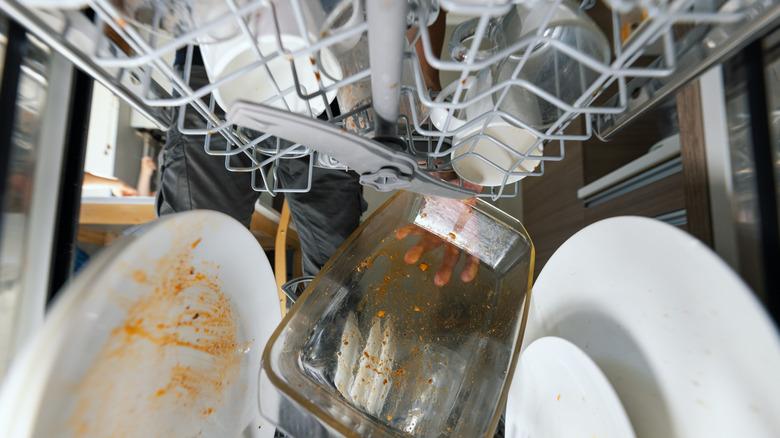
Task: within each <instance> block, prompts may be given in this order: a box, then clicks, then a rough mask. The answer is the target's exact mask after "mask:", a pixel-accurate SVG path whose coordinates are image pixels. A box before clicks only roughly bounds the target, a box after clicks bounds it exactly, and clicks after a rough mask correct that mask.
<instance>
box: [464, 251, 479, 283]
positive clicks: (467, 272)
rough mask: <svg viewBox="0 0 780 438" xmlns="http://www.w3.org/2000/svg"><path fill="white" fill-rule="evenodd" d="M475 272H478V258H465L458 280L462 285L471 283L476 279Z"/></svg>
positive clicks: (471, 256)
mask: <svg viewBox="0 0 780 438" xmlns="http://www.w3.org/2000/svg"><path fill="white" fill-rule="evenodd" d="M477 272H479V258H477V257H476V256H473V255H470V256H468V257H466V264H465V265H464V266H463V270H462V271H461V272H460V279H461V280H462V281H463V282H464V283H469V282H472V281H474V279H475V278H477Z"/></svg>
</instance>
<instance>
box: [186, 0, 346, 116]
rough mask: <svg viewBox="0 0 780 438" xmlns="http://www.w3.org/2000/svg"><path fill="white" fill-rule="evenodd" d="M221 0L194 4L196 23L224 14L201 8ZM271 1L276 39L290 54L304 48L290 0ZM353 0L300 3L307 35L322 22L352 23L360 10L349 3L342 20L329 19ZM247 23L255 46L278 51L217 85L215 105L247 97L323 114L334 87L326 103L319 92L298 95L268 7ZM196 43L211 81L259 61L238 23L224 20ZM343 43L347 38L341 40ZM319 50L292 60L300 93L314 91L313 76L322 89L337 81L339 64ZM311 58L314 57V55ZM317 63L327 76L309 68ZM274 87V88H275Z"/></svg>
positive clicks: (315, 33)
mask: <svg viewBox="0 0 780 438" xmlns="http://www.w3.org/2000/svg"><path fill="white" fill-rule="evenodd" d="M221 3H223V2H209V1H204V0H200V1H198V2H196V3H194V4H195V5H204V6H201V7H200V8H197V9H195V10H194V11H193V15H194V16H196V17H201V18H199V19H198V20H199V21H204V20H207V19H208V18H211V19H214V18H216V17H219V16H220V15H222V14H224V13H225V11H224V10H222V11H220V10H218V9H212V10H205V9H203V8H205V5H208V4H212V5H218V4H221ZM272 3H273V6H274V9H275V15H276V19H277V22H278V31H279V39H280V40H281V44H282V46H283V47H284V49H285V50H287V51H291V52H293V51H296V50H299V49H301V48H303V47H305V46H306V45H307V43H308V42H307V41H306V40H305V39H304V38H303V36H302V35H301V33H300V29H299V27H298V23H297V21H296V19H295V14H294V11H293V8H292V5H291V4H290V2H288V1H286V0H274V1H272ZM355 3H358V4H359V2H357V0H342V1H341V2H329V3H328V4H333V5H334V7H332V8H329V9H328V10H325V9H324V8H323V7H322V5H321V3H320V2H319V1H310V2H303V5H304V6H305V7H306V9H305V11H304V14H303V15H304V22H305V25H306V29H307V30H308V31H309V33H310V35H309V39H310V40H311V41H317V39H318V37H319V36H320V35H322V34H323V31H324V30H325V28H326V27H327V26H333V25H337V26H338V27H339V28H341V27H346V26H350V25H352V24H354V17H359V16H360V13H361V11H360V10H359V8H354V7H353V8H352V12H353V13H352V17H351V18H348V19H343V20H342V21H341V22H338V23H334V22H333V21H334V18H333V17H334V16H336V15H337V14H340V15H342V16H343V14H344V7H343V5H344V4H347V6H349V5H354V4H355ZM239 6H240V5H239ZM328 13H330V15H328ZM247 25H248V27H249V29H250V30H251V32H252V33H253V34H254V36H255V41H256V44H257V47H258V48H259V50H260V52H261V53H262V54H263V56H264V57H267V56H269V55H273V54H275V53H279V54H277V55H276V56H275V57H274V58H273V59H272V60H270V61H268V62H267V63H266V64H265V66H261V67H257V68H253V69H251V70H249V71H247V72H245V73H243V74H241V75H239V76H238V77H236V78H233V79H231V80H229V81H227V82H225V83H224V84H222V85H220V86H219V87H218V88H217V89H216V90H214V92H213V95H214V99H215V100H216V102H217V104H218V105H219V106H220V107H221V108H222V109H223V110H225V111H228V110H229V109H230V105H231V104H232V103H233V102H235V101H237V100H246V101H250V102H256V103H262V104H265V105H269V106H273V107H276V108H280V109H284V110H289V111H292V112H295V113H299V114H305V115H311V116H315V117H316V116H317V115H318V114H320V113H322V112H323V111H324V110H325V107H326V104H329V103H330V102H331V101H332V100H333V99H334V98H335V97H336V90H331V91H329V92H327V93H326V94H325V97H326V99H327V103H326V102H325V101H324V100H323V99H322V97H321V96H317V97H314V98H313V99H309V100H306V99H302V98H300V97H299V96H298V93H297V92H296V90H295V81H294V76H293V70H292V68H291V65H290V62H289V60H288V59H287V57H286V56H285V55H283V54H281V53H280V47H279V40H277V34H276V30H277V29H276V26H275V24H274V14H273V13H272V11H271V8H270V7H264V8H260V9H258V10H257V11H255V12H254V13H253V14H251V16H250V17H248V20H247ZM330 30H331V31H335V30H337V29H334V28H330ZM198 42H199V44H200V50H201V54H202V55H203V63H204V64H205V67H206V73H207V74H208V77H209V80H210V81H211V82H212V83H213V82H216V81H218V80H220V79H222V78H224V77H226V76H228V75H230V74H232V73H234V72H236V71H238V70H239V69H241V68H243V67H246V66H247V65H249V64H252V63H255V62H257V61H259V60H260V58H259V57H258V55H257V53H256V51H255V48H254V47H253V46H252V43H251V41H250V40H249V38H248V37H247V36H246V35H244V33H243V32H241V31H240V28H239V26H238V24H237V23H236V25H235V27H231V26H230V25H228V24H227V23H226V26H225V27H223V28H221V29H220V30H219V33H218V34H217V35H215V34H213V32H211V33H208V34H206V35H204V36H202V37H200V38H199V39H198ZM348 43H349V42H346V43H345V44H348ZM318 54H319V59H315V58H314V57H312V56H302V57H296V58H294V59H293V63H294V64H295V70H296V72H297V76H298V81H299V84H300V91H301V92H302V93H303V94H305V95H311V94H313V93H315V92H317V91H318V90H319V87H318V80H320V81H321V82H322V85H323V87H327V86H329V85H332V84H333V83H334V79H335V80H340V79H341V78H342V77H343V76H342V69H341V66H340V64H339V62H338V60H337V58H336V56H335V55H334V54H333V52H332V51H331V50H330V49H329V48H324V49H322V50H320V51H319V52H318ZM314 56H317V53H315V54H314ZM317 61H318V62H319V63H320V65H321V67H322V69H325V70H327V71H328V73H329V75H328V76H325V75H322V74H320V73H319V72H315V71H314V68H313V65H314V63H315V62H317ZM272 79H273V80H272ZM274 82H275V83H276V87H275V86H274ZM277 88H278V90H279V91H277ZM280 92H281V93H282V94H284V98H283V99H282V98H280V97H278V96H279V94H280ZM285 92H286V94H285ZM310 107H311V108H310Z"/></svg>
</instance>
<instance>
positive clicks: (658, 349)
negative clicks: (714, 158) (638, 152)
mask: <svg viewBox="0 0 780 438" xmlns="http://www.w3.org/2000/svg"><path fill="white" fill-rule="evenodd" d="M528 324H529V325H528V329H527V331H526V339H525V342H526V345H530V343H531V342H533V341H534V340H535V339H538V338H540V337H544V336H558V337H561V338H564V339H566V340H568V341H569V342H571V343H573V344H574V345H576V346H577V347H579V348H580V349H581V350H582V351H584V352H585V354H587V355H588V357H590V358H591V359H592V360H593V361H594V362H595V363H596V365H598V367H599V369H601V371H602V372H603V373H604V375H606V376H607V379H609V382H610V383H611V384H612V387H613V388H614V389H615V392H617V394H618V396H619V397H620V401H621V402H622V404H623V408H624V409H625V410H626V413H627V414H628V417H629V419H630V420H631V425H632V426H633V428H634V431H635V433H636V435H637V436H638V437H665V438H676V437H736V436H744V437H751V438H758V437H767V438H770V437H771V438H776V437H777V436H778V431H780V378H778V370H780V338H779V337H778V333H777V329H776V327H775V326H774V325H773V323H772V322H771V320H770V319H769V317H768V316H767V314H766V312H765V311H764V308H763V307H762V305H761V303H759V301H758V300H757V299H756V297H755V295H754V293H753V291H751V290H750V289H749V288H748V287H747V286H746V285H745V283H743V282H742V280H741V279H740V278H739V277H738V276H737V275H736V274H735V273H734V272H733V271H732V270H731V269H730V268H729V267H728V266H727V265H726V264H725V263H724V262H723V261H722V260H721V259H720V258H719V257H718V256H717V255H716V254H715V253H713V252H712V251H711V250H710V249H709V248H707V247H706V246H704V245H703V244H702V243H701V242H699V241H698V240H696V239H695V238H694V237H692V236H690V235H689V234H687V233H685V232H683V231H681V230H679V229H677V228H675V227H672V226H670V225H667V224H664V223H662V222H660V221H656V220H652V219H647V218H639V217H618V218H612V219H607V220H603V221H600V222H598V223H595V224H593V225H590V226H588V227H586V228H584V229H583V230H581V231H579V232H578V233H577V234H575V235H574V236H572V237H571V238H570V239H569V240H568V241H566V242H565V243H564V244H563V245H562V246H561V247H560V248H558V250H557V251H556V252H555V254H553V256H552V258H550V260H549V261H548V262H547V264H546V265H545V266H544V268H543V269H542V272H541V274H540V275H539V278H538V280H537V281H536V284H534V287H533V298H532V299H531V308H530V314H529V319H528ZM511 398H512V394H510V399H511ZM507 420H509V419H507Z"/></svg>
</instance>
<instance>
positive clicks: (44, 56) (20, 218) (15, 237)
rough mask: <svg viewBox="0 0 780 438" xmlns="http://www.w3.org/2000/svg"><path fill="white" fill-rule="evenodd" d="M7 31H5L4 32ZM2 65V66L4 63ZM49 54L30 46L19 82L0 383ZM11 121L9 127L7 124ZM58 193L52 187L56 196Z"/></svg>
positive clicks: (6, 211) (0, 297)
mask: <svg viewBox="0 0 780 438" xmlns="http://www.w3.org/2000/svg"><path fill="white" fill-rule="evenodd" d="M2 29H3V30H5V27H4V26H3V27H2ZM6 43H7V41H6V39H5V36H0V60H3V59H5V50H6ZM1 62H2V61H0V63H1ZM47 69H48V53H46V52H44V51H42V50H40V48H39V47H38V46H36V45H32V44H31V45H30V52H29V56H28V57H27V58H25V60H24V63H23V67H22V71H21V74H20V76H19V91H18V96H17V101H16V106H17V108H16V120H14V121H13V124H14V135H13V139H12V144H11V151H10V154H9V162H8V163H2V165H7V166H8V175H7V180H6V181H2V182H0V184H2V185H0V187H2V190H5V205H3V206H2V215H3V216H2V221H0V223H1V224H2V230H0V377H2V376H3V374H4V372H5V368H6V366H7V364H8V361H9V359H10V355H11V352H12V349H13V339H14V335H15V334H14V331H13V328H14V326H15V322H16V313H17V308H18V305H19V294H20V293H21V290H22V284H21V282H22V273H23V272H24V269H26V267H25V266H24V256H25V248H26V247H25V242H26V239H27V233H28V232H30V231H29V227H28V225H29V220H30V205H31V199H32V186H33V179H34V177H35V160H36V155H37V154H38V153H39V144H38V132H39V131H40V123H41V114H42V112H43V108H44V105H45V103H46V89H47V81H46V78H45V74H46V71H47ZM6 122H9V121H4V123H6ZM54 189H55V188H54V187H52V190H54Z"/></svg>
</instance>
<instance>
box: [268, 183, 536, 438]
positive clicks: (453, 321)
mask: <svg viewBox="0 0 780 438" xmlns="http://www.w3.org/2000/svg"><path fill="white" fill-rule="evenodd" d="M418 201H419V197H416V196H414V195H410V194H403V195H401V196H399V197H398V198H396V199H395V200H394V201H393V202H392V204H391V205H390V207H391V208H390V207H389V208H388V211H387V213H388V214H385V215H382V216H380V217H377V218H375V219H372V221H371V222H370V223H369V225H368V226H366V227H365V228H363V229H362V230H360V231H359V232H358V235H357V236H356V238H355V239H352V240H351V241H350V242H349V243H348V244H347V246H346V247H345V248H343V249H344V251H343V252H341V253H340V254H341V259H340V260H339V262H338V264H332V265H331V266H329V267H326V269H325V270H324V271H323V273H322V274H321V275H320V278H319V279H318V284H314V283H313V284H312V285H311V286H310V293H309V294H308V295H309V296H308V297H302V299H304V298H305V299H306V300H307V301H306V309H307V311H306V314H305V315H303V314H301V315H298V314H296V315H295V316H294V317H292V318H291V319H290V324H289V327H288V328H287V329H285V330H284V335H283V339H281V338H280V341H281V342H280V344H283V347H280V345H279V344H275V345H274V349H278V350H276V351H274V354H273V356H275V357H276V358H278V361H277V363H276V364H275V366H274V367H273V368H274V371H276V372H277V373H278V374H280V375H281V376H282V378H283V379H284V380H285V382H286V383H287V384H288V385H289V387H291V388H292V389H293V390H300V388H304V387H305V388H306V389H307V392H306V396H307V398H308V399H309V402H310V403H311V404H312V405H315V406H316V407H318V408H319V409H322V410H323V411H325V412H327V413H328V415H330V416H331V417H332V418H335V419H337V421H338V423H340V425H341V426H345V427H347V428H348V430H349V431H350V432H354V433H356V434H358V435H365V434H372V433H375V432H381V433H393V432H394V431H403V432H406V433H408V434H411V435H413V436H432V435H433V436H437V435H438V433H440V432H441V433H445V434H459V435H464V436H483V435H485V434H487V433H489V431H488V430H487V429H489V428H490V424H491V421H490V420H491V418H493V417H494V416H495V408H496V407H497V403H498V400H497V399H498V398H500V397H498V396H499V395H500V394H501V392H502V388H503V387H504V384H505V381H506V376H507V372H508V368H509V364H510V362H511V358H512V354H513V351H514V349H515V346H516V341H517V334H518V332H519V324H520V311H519V309H520V308H521V305H522V302H523V298H524V296H525V292H526V285H527V284H528V275H530V262H529V260H528V259H527V256H526V257H525V258H522V259H521V260H520V261H519V262H518V263H516V264H515V265H514V266H513V267H512V268H511V269H510V270H509V271H508V272H507V273H505V274H504V275H502V276H499V275H497V274H496V273H495V271H494V270H493V269H492V268H491V267H490V266H487V265H485V264H484V263H483V264H481V265H480V267H479V275H478V276H477V278H476V279H475V281H473V282H471V283H463V282H462V281H461V280H460V279H459V278H458V276H457V275H453V278H452V280H451V281H450V283H449V284H448V285H447V286H445V287H442V288H439V287H436V286H435V285H434V282H433V277H434V275H435V273H436V270H437V269H438V267H439V266H440V265H441V263H442V260H443V253H444V247H445V245H442V246H441V247H440V248H438V249H436V250H434V251H432V252H430V253H427V254H425V255H424V256H423V257H422V258H421V259H420V260H419V262H417V263H415V264H411V265H410V264H407V263H405V261H404V260H403V256H404V254H405V253H406V251H407V250H408V249H409V248H411V247H412V246H413V245H415V244H416V243H417V239H418V237H414V238H407V239H402V240H399V239H396V238H395V231H396V230H397V229H399V228H400V227H401V226H404V225H406V224H407V223H408V222H407V221H406V220H405V218H408V217H414V215H413V213H414V212H415V209H416V208H419V205H420V204H419V202H418ZM474 212H475V214H483V213H482V212H480V211H478V210H475V211H474ZM507 226H511V227H513V228H515V227H516V224H511V225H507ZM520 230H521V231H522V227H520ZM521 237H522V238H520V239H517V240H518V241H519V242H523V243H524V245H525V246H524V247H523V248H519V250H520V251H522V252H523V253H524V254H526V255H528V254H529V253H530V251H529V240H528V239H527V235H522V236H521ZM465 264H466V257H463V256H462V257H460V260H459V261H458V263H457V265H456V266H455V269H454V272H456V273H457V272H460V270H461V269H462V268H463V267H464V265H465ZM315 289H316V295H315V294H314V292H315ZM296 307H298V306H296ZM312 327H314V328H313V329H312ZM486 376H491V377H490V378H487V377H486ZM313 383H314V385H313ZM489 407H493V410H491V409H489ZM361 412H362V413H361ZM472 417H473V418H472ZM464 420H465V421H464Z"/></svg>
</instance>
